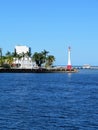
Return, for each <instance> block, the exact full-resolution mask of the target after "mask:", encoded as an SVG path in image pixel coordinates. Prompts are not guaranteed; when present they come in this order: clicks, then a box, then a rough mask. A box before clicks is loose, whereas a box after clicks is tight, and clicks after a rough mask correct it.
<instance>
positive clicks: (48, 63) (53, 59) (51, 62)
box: [46, 55, 55, 67]
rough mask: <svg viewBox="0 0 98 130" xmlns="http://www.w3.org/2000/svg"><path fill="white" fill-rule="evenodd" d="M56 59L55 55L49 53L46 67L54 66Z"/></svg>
mask: <svg viewBox="0 0 98 130" xmlns="http://www.w3.org/2000/svg"><path fill="white" fill-rule="evenodd" d="M54 61H55V57H54V56H53V55H49V56H48V57H47V60H46V67H49V66H52V64H53V62H54Z"/></svg>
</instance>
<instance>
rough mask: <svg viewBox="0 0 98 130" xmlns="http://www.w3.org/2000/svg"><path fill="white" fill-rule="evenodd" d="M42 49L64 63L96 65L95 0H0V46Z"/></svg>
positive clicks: (97, 5) (97, 21) (97, 28)
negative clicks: (68, 57)
mask: <svg viewBox="0 0 98 130" xmlns="http://www.w3.org/2000/svg"><path fill="white" fill-rule="evenodd" d="M16 45H26V46H28V47H31V50H32V54H34V52H41V51H43V50H44V49H45V50H47V51H49V54H51V55H54V56H55V58H56V61H55V63H54V64H55V65H67V51H68V47H69V46H70V47H71V62H72V65H84V64H90V65H98V0H0V48H2V52H3V55H5V54H6V52H7V51H10V52H14V48H15V46H16Z"/></svg>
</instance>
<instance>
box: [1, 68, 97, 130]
mask: <svg viewBox="0 0 98 130" xmlns="http://www.w3.org/2000/svg"><path fill="white" fill-rule="evenodd" d="M0 130H98V70H80V71H79V72H78V73H72V74H67V73H53V74H52V73H47V74H44V73H43V74H35V73H32V74H31V73H20V74H19V73H0Z"/></svg>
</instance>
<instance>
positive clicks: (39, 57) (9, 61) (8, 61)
mask: <svg viewBox="0 0 98 130" xmlns="http://www.w3.org/2000/svg"><path fill="white" fill-rule="evenodd" d="M48 54H49V52H48V51H46V50H43V51H42V52H35V53H34V54H33V55H32V54H31V52H27V53H22V54H17V53H16V51H15V52H12V53H11V52H9V51H8V52H7V53H6V54H5V56H3V55H2V49H1V48H0V66H1V67H3V68H12V67H13V61H14V59H15V58H16V59H18V60H20V59H21V58H24V57H31V58H32V61H34V62H35V63H36V65H37V66H38V67H45V68H47V67H51V66H52V65H53V62H54V61H55V57H54V56H53V55H48Z"/></svg>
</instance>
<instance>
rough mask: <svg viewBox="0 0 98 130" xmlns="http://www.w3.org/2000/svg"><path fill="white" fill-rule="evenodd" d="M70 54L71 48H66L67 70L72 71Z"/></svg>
mask: <svg viewBox="0 0 98 130" xmlns="http://www.w3.org/2000/svg"><path fill="white" fill-rule="evenodd" d="M70 54H71V48H70V47H68V64H67V70H71V69H72V65H71V58H70Z"/></svg>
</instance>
